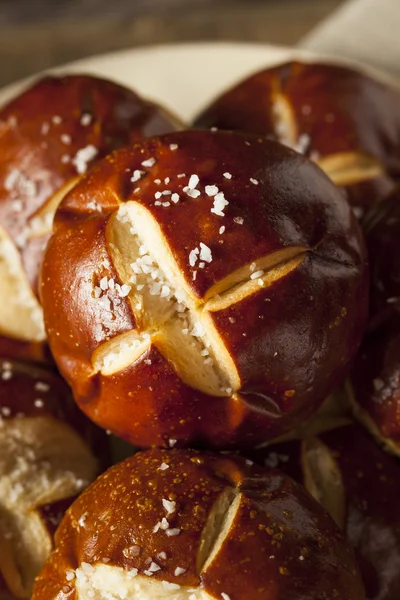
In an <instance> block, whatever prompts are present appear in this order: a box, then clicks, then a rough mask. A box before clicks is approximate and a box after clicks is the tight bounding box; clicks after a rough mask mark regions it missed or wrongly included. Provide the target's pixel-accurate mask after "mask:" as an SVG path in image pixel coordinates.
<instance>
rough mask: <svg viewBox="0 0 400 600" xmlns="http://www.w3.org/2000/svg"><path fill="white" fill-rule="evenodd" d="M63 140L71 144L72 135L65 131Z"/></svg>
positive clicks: (64, 142)
mask: <svg viewBox="0 0 400 600" xmlns="http://www.w3.org/2000/svg"><path fill="white" fill-rule="evenodd" d="M61 141H62V143H63V144H67V145H68V144H70V143H71V136H70V135H68V134H67V133H63V134H62V136H61Z"/></svg>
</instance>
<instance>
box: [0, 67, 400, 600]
mask: <svg viewBox="0 0 400 600" xmlns="http://www.w3.org/2000/svg"><path fill="white" fill-rule="evenodd" d="M399 175H400V95H399V92H398V91H397V89H396V88H395V87H391V86H389V85H387V84H383V83H382V82H380V81H378V80H376V79H375V78H373V77H370V76H369V75H365V74H363V73H361V72H359V71H356V70H353V69H351V68H349V67H343V66H335V65H328V64H322V63H319V64H302V63H299V62H293V63H288V64H284V65H278V66H276V67H273V68H268V69H265V70H264V71H262V72H260V73H258V74H255V75H251V76H250V77H249V78H248V79H246V80H245V81H243V82H239V83H238V84H237V85H236V86H235V87H234V88H232V89H231V90H228V91H227V92H223V93H222V95H221V96H220V97H219V98H217V99H216V100H214V101H213V102H212V104H211V105H210V106H209V107H208V108H205V109H204V111H203V112H202V113H201V114H200V115H199V116H198V117H197V118H196V119H195V122H194V125H193V127H192V129H188V128H186V129H185V126H184V125H183V124H182V123H181V122H180V120H179V118H177V117H175V116H174V115H172V114H170V113H169V112H168V111H166V110H164V109H163V108H161V107H160V106H159V105H157V104H155V103H153V102H150V101H148V100H143V99H142V98H140V97H139V96H138V95H137V94H136V93H135V92H133V91H131V90H128V89H125V88H123V87H121V86H120V85H117V84H115V83H113V82H109V81H105V80H101V79H97V78H94V77H91V76H89V75H86V76H84V75H69V76H64V77H61V78H60V77H55V76H51V77H47V78H45V79H43V80H40V81H38V82H37V83H36V84H34V85H33V86H32V87H31V88H29V89H28V90H26V91H24V92H23V93H22V94H21V95H20V96H19V97H17V98H15V99H14V100H13V101H12V102H11V103H10V104H9V105H8V106H6V107H5V108H3V109H2V111H0V244H1V246H0V248H1V252H0V276H1V278H2V281H3V282H4V286H3V287H2V289H1V291H0V293H1V294H3V298H4V301H3V302H0V355H3V356H4V358H3V359H2V361H3V362H2V364H3V365H6V367H5V373H6V376H5V377H2V378H1V379H0V400H1V399H2V393H3V390H4V397H5V398H7V401H4V404H3V405H2V406H4V407H5V413H6V414H4V415H3V421H2V422H1V427H0V446H1V444H4V450H1V456H2V457H4V458H1V459H0V468H1V469H3V473H4V475H3V476H2V479H1V480H0V532H2V533H3V532H4V533H3V541H0V573H1V578H0V599H1V600H3V598H2V594H3V596H4V598H5V599H7V600H8V599H9V598H31V599H32V600H90V599H95V600H119V599H124V600H156V599H157V600H158V599H160V600H161V599H162V600H164V599H166V600H218V599H219V600H337V599H341V600H398V595H399V592H400V579H399V577H398V576H397V571H398V569H397V567H396V565H397V562H396V561H397V560H398V558H397V557H398V555H400V554H399V553H400V546H399V540H400V536H399V531H398V528H399V525H398V523H399V515H400V513H399V511H398V510H397V506H396V500H395V499H396V497H397V492H398V491H400V473H399V472H398V471H399V465H398V463H397V460H398V459H397V457H396V456H393V455H390V454H389V453H392V454H396V452H398V447H399V440H400V433H399V431H400V429H399V419H398V414H397V413H398V398H397V396H398V394H397V391H398V381H397V379H398V373H399V372H400V371H399V364H400V362H399V360H398V353H397V347H399V348H400V346H399V344H398V339H397V338H398V327H397V325H398V324H397V315H398V306H397V305H398V291H397V286H398V272H399V268H400V262H399V261H400V259H399V258H398V252H397V246H398V237H399V236H398V235H397V229H398V224H399V223H400V213H399V211H398V210H397V207H398V206H399V204H398V202H399V200H400V197H399V192H398V188H397V186H398V179H399ZM398 213H399V214H398ZM399 233H400V232H399ZM399 331H400V330H399ZM39 362H41V363H42V366H40V367H39V366H37V364H38V363H39ZM43 363H45V365H43ZM36 372H40V373H46V376H47V377H48V378H49V381H50V380H51V382H53V381H54V384H53V383H52V386H53V385H54V388H53V387H51V388H49V390H51V391H49V390H48V394H49V401H48V402H47V400H46V398H43V397H42V396H44V387H43V386H41V389H42V390H43V393H42V395H41V396H37V394H36V393H37V391H38V387H37V384H35V383H34V384H33V388H32V385H31V382H32V378H35V377H36V375H35V373H36ZM10 373H11V375H9V374H10ZM40 376H41V377H42V375H40ZM35 381H36V380H35V379H34V382H35ZM40 381H42V380H40ZM43 382H44V383H46V382H47V380H43ZM56 382H57V383H56ZM35 385H36V387H35ZM49 385H50V384H49ZM10 386H14V387H13V388H12V393H11V394H10V391H11V388H10ZM58 386H60V387H58ZM32 389H33V390H34V393H33V395H32ZM58 390H62V393H61V391H58ZM70 394H71V395H72V396H73V398H74V401H75V403H74V405H73V406H71V402H70V397H69V396H70ZM0 410H2V411H3V412H4V409H1V407H0ZM72 415H73V416H72ZM356 421H357V423H356ZM39 430H40V431H39ZM102 430H103V431H106V432H107V433H108V434H112V435H113V436H116V437H117V438H120V439H122V440H124V441H125V442H127V443H128V444H130V448H131V450H130V454H131V456H129V457H128V458H127V459H126V460H124V461H123V462H117V464H114V465H113V466H111V467H110V468H109V469H108V470H106V471H104V468H105V460H104V456H105V455H107V446H108V443H107V439H108V438H107V436H106V435H102V434H101V433H99V432H101V431H102ZM2 436H3V437H2ZM0 449H1V448H0ZM2 460H3V464H1V461H2ZM116 461H118V459H117V458H115V457H114V458H113V462H116ZM102 471H103V472H102ZM96 477H97V479H96ZM373 482H379V486H378V483H377V484H376V486H375V487H374V484H373ZM85 488H86V489H85ZM380 494H383V495H384V496H385V502H384V504H383V505H382V506H381V505H380V502H379V497H380ZM35 536H39V537H38V538H37V539H40V544H36V546H35V544H34V543H33V540H35V539H36V538H35ZM10 557H11V558H10Z"/></svg>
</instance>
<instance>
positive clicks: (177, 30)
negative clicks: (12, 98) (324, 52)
mask: <svg viewBox="0 0 400 600" xmlns="http://www.w3.org/2000/svg"><path fill="white" fill-rule="evenodd" d="M341 2H342V0H58V1H57V0H0V59H1V69H0V85H4V84H6V83H9V82H11V81H14V80H16V79H18V78H20V77H24V76H26V75H30V74H32V73H35V72H37V71H40V70H42V69H45V68H48V67H51V66H54V65H57V64H61V63H65V62H68V61H70V60H75V59H78V58H83V57H85V56H91V55H94V54H100V53H104V52H108V51H112V50H118V49H122V48H128V47H135V46H143V45H149V44H161V43H176V42H180V41H182V42H183V41H185V42H187V41H199V40H238V41H256V42H260V41H261V42H262V41H264V42H266V43H273V44H282V45H293V44H296V43H297V42H298V41H299V40H300V39H301V38H302V37H303V36H304V35H305V34H306V33H307V32H308V31H310V30H311V29H312V28H313V27H314V26H315V25H316V24H317V23H318V22H319V21H320V20H322V19H324V18H325V17H326V16H328V15H329V13H331V12H332V11H333V10H334V9H335V8H337V7H338V6H339V5H340V4H341Z"/></svg>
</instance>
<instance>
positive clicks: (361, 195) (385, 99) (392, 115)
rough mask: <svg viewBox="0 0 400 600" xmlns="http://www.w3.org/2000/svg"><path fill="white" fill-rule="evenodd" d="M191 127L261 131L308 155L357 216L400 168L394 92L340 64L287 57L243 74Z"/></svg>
mask: <svg viewBox="0 0 400 600" xmlns="http://www.w3.org/2000/svg"><path fill="white" fill-rule="evenodd" d="M195 126H197V127H217V128H220V129H230V130H236V131H237V130H239V131H249V132H253V133H257V134H263V135H267V136H268V137H271V138H272V139H275V140H277V141H279V142H281V143H283V144H286V145H288V146H290V147H292V148H295V149H296V150H297V151H298V152H302V153H304V154H306V156H308V157H309V158H311V159H312V160H314V161H315V162H316V163H317V164H319V166H320V167H321V168H322V169H323V170H324V171H325V172H326V173H327V174H328V175H329V177H330V178H331V179H332V180H333V181H334V182H335V183H336V184H337V185H339V186H340V187H343V188H344V189H345V191H346V194H347V196H348V199H349V201H350V202H351V204H352V206H353V208H354V210H355V212H356V214H357V216H358V217H359V218H361V217H362V216H363V215H364V214H365V212H366V210H367V209H368V208H369V207H370V206H372V205H373V204H374V203H376V202H377V201H379V200H380V199H381V198H383V197H384V196H385V195H386V194H387V193H389V191H390V190H391V189H392V188H393V186H394V183H393V178H396V177H399V175H400V94H399V93H398V92H397V90H395V89H392V88H390V87H388V86H386V85H384V84H382V83H380V82H378V81H376V80H374V79H372V78H371V77H369V76H367V75H364V74H362V73H359V72H358V71H354V70H353V69H349V68H347V67H341V66H334V65H327V64H321V63H318V64H303V63H299V62H290V63H286V64H283V65H279V66H277V67H274V68H271V69H266V70H263V71H261V72H259V73H256V74H255V75H252V76H251V77H249V78H247V79H245V80H244V81H242V82H241V83H239V84H238V85H236V86H235V87H233V88H232V89H231V90H229V91H227V92H226V93H225V94H223V95H222V96H220V97H219V98H217V99H216V100H215V102H214V103H213V104H211V106H210V107H209V108H207V109H206V110H205V111H204V112H203V113H202V114H200V115H199V116H198V117H197V119H196V121H195Z"/></svg>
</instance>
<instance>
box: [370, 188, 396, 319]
mask: <svg viewBox="0 0 400 600" xmlns="http://www.w3.org/2000/svg"><path fill="white" fill-rule="evenodd" d="M364 229H365V233H366V239H367V245H368V251H369V256H370V259H369V260H370V264H371V308H370V314H371V323H370V328H371V329H375V328H376V327H377V326H378V325H379V323H381V322H382V321H384V320H385V319H387V318H390V317H391V315H392V314H393V313H394V312H397V313H398V312H400V259H399V256H400V189H396V190H395V191H394V192H393V193H392V194H390V195H389V196H388V197H387V198H386V199H385V200H384V202H381V204H379V206H377V207H375V208H374V209H373V210H371V211H370V213H369V214H368V216H367V218H366V220H365V224H364Z"/></svg>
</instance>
